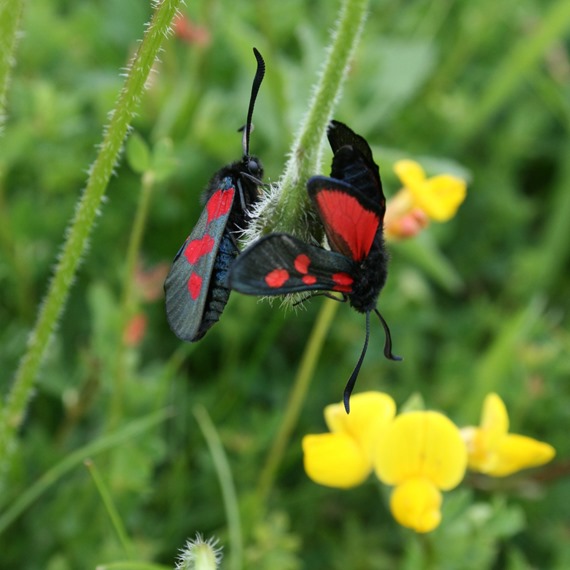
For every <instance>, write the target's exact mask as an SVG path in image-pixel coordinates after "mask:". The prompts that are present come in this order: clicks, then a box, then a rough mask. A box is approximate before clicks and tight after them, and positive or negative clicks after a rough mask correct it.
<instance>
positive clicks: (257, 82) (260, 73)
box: [242, 48, 265, 156]
mask: <svg viewBox="0 0 570 570" xmlns="http://www.w3.org/2000/svg"><path fill="white" fill-rule="evenodd" d="M253 54H254V55H255V59H256V60H257V71H256V72H255V77H254V78H253V83H252V85H251V96H250V98H249V109H248V110H247V120H246V122H245V128H244V129H243V139H242V145H243V155H244V156H249V134H250V132H251V119H252V117H253V107H254V106H255V100H256V99H257V93H258V92H259V88H260V86H261V82H262V81H263V77H264V76H265V61H264V60H263V57H262V56H261V54H260V53H259V52H258V51H257V49H256V48H253Z"/></svg>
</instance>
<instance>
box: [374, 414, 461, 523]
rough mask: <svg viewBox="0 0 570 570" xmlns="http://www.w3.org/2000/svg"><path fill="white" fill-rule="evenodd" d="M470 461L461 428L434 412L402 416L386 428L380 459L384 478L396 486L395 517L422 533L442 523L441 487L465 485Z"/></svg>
mask: <svg viewBox="0 0 570 570" xmlns="http://www.w3.org/2000/svg"><path fill="white" fill-rule="evenodd" d="M466 465H467V450H466V449H465V444H464V442H463V440H462V439H461V434H460V432H459V429H458V428H457V427H456V426H455V425H454V424H453V423H452V422H451V421H450V420H449V419H448V418H446V417H445V416H444V415H443V414H440V413H439V412H432V411H427V412H426V411H415V412H407V413H404V414H401V415H399V416H398V417H397V418H396V419H395V420H394V421H393V422H392V423H391V424H390V425H389V426H388V427H387V428H386V430H385V431H384V433H383V437H382V439H381V440H380V441H379V443H378V447H377V449H376V456H375V462H374V468H375V471H376V475H377V476H378V478H379V479H380V480H381V481H382V482H383V483H386V484H387V485H394V486H395V489H394V491H393V492H392V496H391V499H390V509H391V511H392V514H393V515H394V518H395V519H396V520H397V521H398V522H399V523H400V524H401V525H402V526H405V527H408V528H412V529H414V530H415V531H416V532H430V531H431V530H434V529H435V528H436V527H437V526H438V525H439V523H440V521H441V512H440V508H441V502H442V498H441V493H440V490H444V491H448V490H450V489H453V488H454V487H456V486H457V485H459V483H460V482H461V480H462V479H463V475H464V473H465V468H466Z"/></svg>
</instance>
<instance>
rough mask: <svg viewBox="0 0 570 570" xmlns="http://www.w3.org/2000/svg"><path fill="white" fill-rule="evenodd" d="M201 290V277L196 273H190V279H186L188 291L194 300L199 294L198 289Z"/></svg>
mask: <svg viewBox="0 0 570 570" xmlns="http://www.w3.org/2000/svg"><path fill="white" fill-rule="evenodd" d="M201 290H202V278H201V277H200V276H199V275H198V274H197V273H192V274H190V279H188V291H189V292H190V297H192V300H193V301H195V300H196V299H197V298H198V297H199V296H200V291H201Z"/></svg>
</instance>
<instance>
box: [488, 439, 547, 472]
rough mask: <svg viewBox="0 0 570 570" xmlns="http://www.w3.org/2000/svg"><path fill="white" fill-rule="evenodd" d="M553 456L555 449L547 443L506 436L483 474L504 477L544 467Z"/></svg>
mask: <svg viewBox="0 0 570 570" xmlns="http://www.w3.org/2000/svg"><path fill="white" fill-rule="evenodd" d="M555 454H556V451H555V449H554V448H553V447H552V446H551V445H549V444H548V443H543V442H542V441H537V440H536V439H533V438H531V437H526V436H524V435H517V434H512V435H506V436H505V437H504V438H503V439H502V440H501V441H500V443H499V445H498V446H497V448H496V450H495V453H494V454H493V455H494V461H493V462H492V463H493V464H492V465H489V466H488V468H487V470H486V471H483V473H486V474H487V475H492V476H494V477H506V476H507V475H511V474H512V473H516V472H517V471H520V470H521V469H528V468H530V467H538V466H539V465H544V464H545V463H548V462H549V461H551V460H552V458H553V457H554V455H555ZM490 463H491V462H490Z"/></svg>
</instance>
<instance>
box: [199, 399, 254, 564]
mask: <svg viewBox="0 0 570 570" xmlns="http://www.w3.org/2000/svg"><path fill="white" fill-rule="evenodd" d="M193 414H194V417H195V418H196V421H197V422H198V426H199V427H200V431H201V432H202V434H203V436H204V439H205V440H206V443H207V444H208V449H209V450H210V455H211V456H212V460H213V461H214V465H215V467H216V473H217V474H218V480H219V481H220V487H221V488H222V495H223V497H224V507H225V509H226V517H227V520H228V532H229V539H230V548H229V562H228V565H227V566H228V568H230V570H241V568H242V567H243V537H242V531H241V521H240V514H239V507H238V500H237V493H236V489H235V485H234V481H233V477H232V471H231V468H230V464H229V462H228V458H227V457H226V454H225V451H224V447H223V445H222V442H221V440H220V436H219V435H218V432H217V431H216V427H215V426H214V424H213V423H212V420H211V419H210V416H209V415H208V412H207V411H206V409H205V408H204V407H203V406H196V407H195V408H194V409H193Z"/></svg>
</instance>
